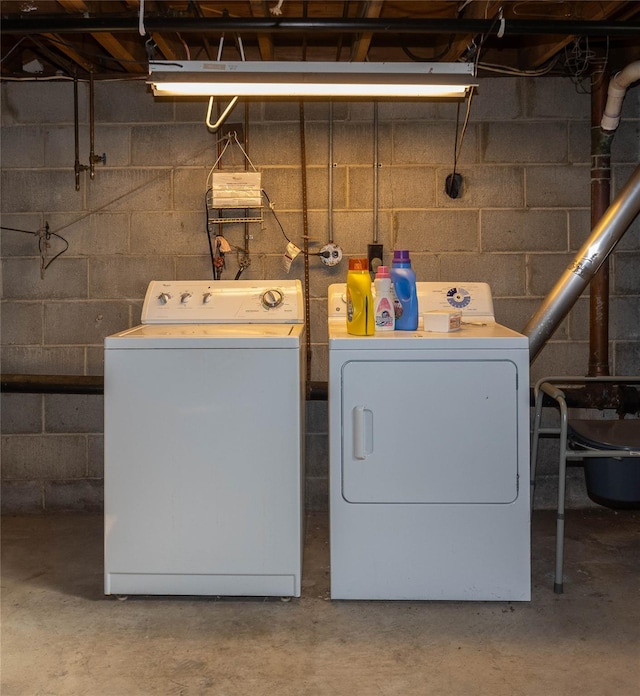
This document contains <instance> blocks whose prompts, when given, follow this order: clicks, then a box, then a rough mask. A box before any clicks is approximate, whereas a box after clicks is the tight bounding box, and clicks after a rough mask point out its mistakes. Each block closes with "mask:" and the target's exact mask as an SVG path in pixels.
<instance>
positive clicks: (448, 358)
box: [328, 283, 531, 600]
mask: <svg viewBox="0 0 640 696" xmlns="http://www.w3.org/2000/svg"><path fill="white" fill-rule="evenodd" d="M344 293H345V285H343V284H338V285H332V286H330V288H329V322H328V323H329V459H330V467H329V472H330V544H331V597H332V598H333V599H424V600H529V599H530V595H531V590H530V587H531V585H530V513H529V492H528V485H529V484H528V481H529V471H528V470H529V346H528V340H527V338H526V337H525V336H523V335H521V334H518V333H516V332H515V331H512V330H510V329H508V328H507V327H504V326H501V325H500V324H497V323H496V322H495V319H494V315H493V302H492V298H491V291H490V288H489V286H488V285H486V284H483V283H466V284H465V283H462V284H460V285H457V284H455V283H418V302H419V311H420V312H421V313H423V312H425V311H428V310H442V309H448V310H452V309H459V310H460V311H462V321H463V324H462V328H461V329H460V330H458V331H455V332H451V333H449V332H447V333H433V332H426V331H424V330H423V329H422V325H423V324H422V320H421V323H420V325H419V327H418V330H416V331H395V332H389V333H380V334H376V335H375V336H351V335H349V334H348V333H347V331H346V320H345V306H346V305H345V296H344Z"/></svg>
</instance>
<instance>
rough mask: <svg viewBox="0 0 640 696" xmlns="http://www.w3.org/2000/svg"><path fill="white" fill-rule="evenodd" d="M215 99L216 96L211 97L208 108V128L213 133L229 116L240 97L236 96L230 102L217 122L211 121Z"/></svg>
mask: <svg viewBox="0 0 640 696" xmlns="http://www.w3.org/2000/svg"><path fill="white" fill-rule="evenodd" d="M213 100H214V97H209V107H208V108H207V120H206V124H207V128H208V129H209V131H210V132H211V133H215V132H216V131H217V130H218V129H219V128H220V126H221V125H222V124H223V123H224V122H225V120H226V118H227V116H228V115H229V114H230V113H231V110H232V109H233V107H234V106H235V105H236V102H237V101H238V97H234V98H233V99H232V100H231V101H230V102H229V103H228V104H227V108H226V109H225V110H224V111H223V112H222V113H221V114H220V117H219V118H218V120H217V121H216V122H215V123H211V112H212V111H213Z"/></svg>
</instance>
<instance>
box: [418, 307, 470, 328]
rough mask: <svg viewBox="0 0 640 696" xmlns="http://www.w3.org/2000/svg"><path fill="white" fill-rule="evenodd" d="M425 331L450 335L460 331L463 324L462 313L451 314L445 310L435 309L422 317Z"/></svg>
mask: <svg viewBox="0 0 640 696" xmlns="http://www.w3.org/2000/svg"><path fill="white" fill-rule="evenodd" d="M422 320H423V322H424V330H425V331H437V332H439V333H449V332H450V331H459V330H460V325H461V324H462V312H455V311H452V312H449V311H447V310H445V309H434V310H433V311H431V312H425V313H424V314H423V315H422Z"/></svg>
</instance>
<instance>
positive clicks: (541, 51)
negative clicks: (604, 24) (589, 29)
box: [520, 1, 637, 68]
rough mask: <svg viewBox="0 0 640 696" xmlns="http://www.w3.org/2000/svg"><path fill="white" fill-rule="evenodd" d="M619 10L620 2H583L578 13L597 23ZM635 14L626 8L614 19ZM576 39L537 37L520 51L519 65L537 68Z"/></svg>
mask: <svg viewBox="0 0 640 696" xmlns="http://www.w3.org/2000/svg"><path fill="white" fill-rule="evenodd" d="M619 9H620V2H615V1H613V2H583V3H581V8H580V11H581V13H582V16H581V17H580V19H583V20H591V21H597V20H601V19H607V18H609V17H611V16H612V15H614V14H616V11H617V10H619ZM636 12H637V9H636V8H633V7H628V8H627V9H626V10H625V11H624V12H623V13H622V15H621V16H618V17H616V19H617V20H618V21H624V20H626V19H630V18H631V17H632V16H633V15H635V14H636ZM575 38H576V37H575V36H564V37H562V38H558V37H557V36H546V37H545V36H538V37H536V39H535V44H532V45H530V46H525V47H524V48H522V50H521V51H520V65H521V66H523V67H526V68H539V67H540V66H541V65H544V64H545V63H546V62H547V61H548V60H550V59H551V58H553V56H555V55H556V54H557V53H558V52H559V51H562V49H563V48H564V47H565V46H567V45H568V44H570V43H571V42H572V41H573V40H574V39H575Z"/></svg>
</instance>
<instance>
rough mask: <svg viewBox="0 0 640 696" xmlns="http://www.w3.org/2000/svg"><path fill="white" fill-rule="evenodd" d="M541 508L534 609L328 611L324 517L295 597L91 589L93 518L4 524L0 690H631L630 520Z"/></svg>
mask: <svg viewBox="0 0 640 696" xmlns="http://www.w3.org/2000/svg"><path fill="white" fill-rule="evenodd" d="M553 539H554V520H553V515H552V513H548V512H537V513H536V514H535V516H534V528H533V549H534V552H533V556H534V557H533V599H532V601H531V603H483V602H471V603H462V602H442V603H436V602H331V601H330V600H329V598H328V597H329V569H328V563H329V555H328V534H327V518H326V515H320V514H319V515H312V516H310V517H309V518H308V524H307V543H306V556H305V573H304V578H303V596H302V598H301V599H299V600H292V601H290V602H288V603H285V602H281V601H280V600H269V601H263V600H251V599H246V600H238V599H233V600H232V599H218V600H216V599H214V598H211V599H209V598H199V599H194V598H184V599H164V598H140V597H136V598H133V597H132V598H129V599H128V600H127V601H118V600H117V599H115V598H104V597H103V595H102V518H101V517H100V516H88V515H78V514H76V515H56V516H43V517H5V518H3V521H2V542H3V543H2V546H3V548H2V689H1V693H2V696H45V695H51V696H65V695H67V694H68V695H73V696H81V695H83V696H84V695H86V696H103V695H104V696H107V695H108V696H143V695H145V696H146V695H147V694H163V695H164V694H166V695H168V696H169V695H170V696H193V695H196V696H197V695H200V694H215V695H216V696H235V695H242V696H261V695H267V694H269V695H270V696H276V695H277V696H303V695H304V696H307V695H308V696H312V695H318V696H324V695H331V696H335V695H341V694H345V695H347V694H348V695H349V696H360V695H363V696H365V695H366V696H368V695H369V694H371V695H372V696H374V695H377V696H392V695H397V696H408V695H413V694H419V695H422V694H425V695H429V696H436V695H442V696H445V695H446V696H458V695H460V696H471V695H483V694H486V695H489V694H490V695H491V696H501V695H505V696H506V695H508V696H525V695H527V696H528V695H531V696H570V695H573V694H575V695H576V696H578V695H580V696H587V695H590V694H593V695H596V694H597V696H606V695H608V694H611V695H613V694H615V695H616V696H637V694H638V693H640V598H639V595H638V588H639V578H640V543H639V542H640V513H638V512H631V511H624V512H614V511H611V510H606V509H604V508H598V509H594V510H583V511H580V510H570V511H568V514H567V548H566V567H565V570H566V575H565V594H564V595H554V594H553V590H552V569H553Z"/></svg>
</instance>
